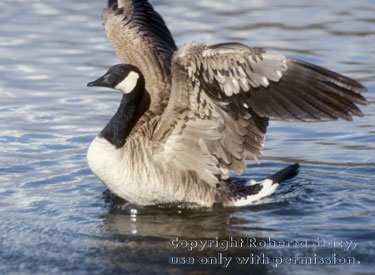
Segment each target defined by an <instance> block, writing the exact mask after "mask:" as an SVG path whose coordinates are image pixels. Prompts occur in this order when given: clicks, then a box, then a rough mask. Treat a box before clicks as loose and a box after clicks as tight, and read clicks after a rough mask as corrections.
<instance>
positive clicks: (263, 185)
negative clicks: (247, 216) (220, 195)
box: [230, 163, 299, 206]
mask: <svg viewBox="0 0 375 275" xmlns="http://www.w3.org/2000/svg"><path fill="white" fill-rule="evenodd" d="M298 172H299V164H298V163H295V164H293V165H290V166H288V167H286V168H284V169H282V170H280V171H278V172H277V173H275V174H273V175H271V176H269V177H267V178H266V179H264V180H262V181H259V182H256V181H254V180H252V181H250V182H249V183H248V184H246V185H245V186H243V188H241V191H240V192H241V194H240V196H238V195H239V194H237V196H235V197H234V198H233V199H232V200H231V202H230V206H245V205H249V204H252V203H253V202H255V201H258V200H260V199H262V198H264V197H268V196H270V195H272V194H273V193H274V192H275V190H276V188H277V187H278V186H279V184H280V183H282V182H283V181H286V180H288V179H291V178H293V177H295V176H297V175H298Z"/></svg>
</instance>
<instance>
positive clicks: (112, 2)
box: [107, 0, 117, 9]
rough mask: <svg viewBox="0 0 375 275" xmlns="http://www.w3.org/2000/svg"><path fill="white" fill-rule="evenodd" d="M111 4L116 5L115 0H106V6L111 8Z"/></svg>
mask: <svg viewBox="0 0 375 275" xmlns="http://www.w3.org/2000/svg"><path fill="white" fill-rule="evenodd" d="M113 5H117V0H108V2H107V8H108V9H109V8H111V7H112V6H113Z"/></svg>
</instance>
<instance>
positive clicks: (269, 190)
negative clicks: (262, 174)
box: [232, 179, 279, 206]
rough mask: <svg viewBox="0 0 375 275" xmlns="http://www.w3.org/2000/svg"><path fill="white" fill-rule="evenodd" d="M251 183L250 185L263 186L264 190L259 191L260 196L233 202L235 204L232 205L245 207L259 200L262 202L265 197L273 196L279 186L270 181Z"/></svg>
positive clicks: (256, 195) (254, 195)
mask: <svg viewBox="0 0 375 275" xmlns="http://www.w3.org/2000/svg"><path fill="white" fill-rule="evenodd" d="M249 183H250V185H255V184H260V185H262V189H261V190H260V191H259V193H258V194H253V195H248V196H246V197H244V198H241V199H238V200H236V201H233V204H232V205H233V206H245V205H248V204H251V203H253V202H255V201H257V200H260V199H262V198H264V197H267V196H269V195H271V194H273V193H274V192H275V190H276V188H277V187H278V186H279V184H278V183H273V181H272V180H270V179H265V180H263V181H260V182H255V181H254V180H252V181H250V182H249Z"/></svg>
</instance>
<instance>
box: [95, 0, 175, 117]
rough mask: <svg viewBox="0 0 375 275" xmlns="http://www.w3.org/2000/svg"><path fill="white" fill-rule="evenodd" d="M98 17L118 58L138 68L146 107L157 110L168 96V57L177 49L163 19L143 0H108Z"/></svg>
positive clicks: (169, 61)
mask: <svg viewBox="0 0 375 275" xmlns="http://www.w3.org/2000/svg"><path fill="white" fill-rule="evenodd" d="M102 17H103V22H104V28H105V31H106V34H107V36H108V38H109V40H110V41H111V43H112V45H113V47H114V50H115V52H116V54H117V56H118V58H119V59H120V62H121V63H126V64H132V65H134V66H136V67H138V68H139V69H140V70H141V71H142V73H143V75H144V77H145V79H146V89H147V91H148V92H149V93H150V95H151V106H150V109H151V110H153V111H154V112H156V113H158V110H157V109H158V108H159V107H161V108H160V110H162V109H163V108H162V105H163V104H162V103H161V102H165V101H166V100H167V99H168V96H169V92H170V81H171V78H170V68H171V59H172V55H173V52H174V51H175V50H176V49H177V47H176V44H175V42H174V40H173V37H172V35H171V33H170V31H169V29H168V28H167V26H166V25H165V22H164V20H163V19H162V17H161V16H160V15H159V14H158V13H157V12H156V11H155V10H154V9H153V7H152V6H151V5H150V4H149V3H148V1H147V0H109V1H108V3H107V8H106V9H104V10H103V15H102ZM165 104H166V103H165Z"/></svg>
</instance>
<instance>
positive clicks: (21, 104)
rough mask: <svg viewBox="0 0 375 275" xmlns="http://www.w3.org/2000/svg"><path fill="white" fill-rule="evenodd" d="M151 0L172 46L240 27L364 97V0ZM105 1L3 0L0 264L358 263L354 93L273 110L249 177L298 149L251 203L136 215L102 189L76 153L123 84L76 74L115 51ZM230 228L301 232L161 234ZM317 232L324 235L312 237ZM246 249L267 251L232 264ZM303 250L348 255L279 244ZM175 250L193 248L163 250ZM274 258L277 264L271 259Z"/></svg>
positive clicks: (135, 268)
mask: <svg viewBox="0 0 375 275" xmlns="http://www.w3.org/2000/svg"><path fill="white" fill-rule="evenodd" d="M151 2H152V4H153V5H154V6H155V7H156V9H157V10H158V11H159V12H160V13H161V14H162V15H163V16H164V18H165V20H166V22H167V24H168V25H169V27H170V29H171V31H172V33H173V34H174V37H175V39H176V42H177V44H178V45H183V44H185V43H188V42H190V41H196V42H207V43H216V42H223V41H240V42H243V43H246V44H248V45H251V46H262V47H266V48H269V49H271V50H272V51H273V52H276V53H283V54H286V55H288V56H290V57H294V58H300V59H303V60H305V61H309V62H313V63H315V64H318V65H322V66H325V67H328V68H329V69H331V70H334V71H337V72H339V73H342V74H345V75H347V76H349V77H352V78H354V79H357V80H359V81H360V82H362V83H363V84H364V85H365V86H366V87H367V88H368V90H369V93H367V95H366V96H367V98H368V99H369V101H371V102H372V103H374V98H375V78H374V71H375V53H374V49H375V34H374V32H375V7H374V2H373V1H371V0H359V1H354V0H350V1H349V0H343V1H338V0H331V1H323V0H317V1H307V0H303V1H297V0H294V1H293V0H289V1H260V0H251V1H250V0H249V1H235V0H230V1H223V0H217V1H214V0H201V1H182V0H178V1H176V0H175V1H172V0H158V1H157V0H155V1H151ZM104 5H105V1H99V0H95V1H94V0H90V1H89V0H81V1H73V0H66V1H52V0H32V1H26V0H17V1H11V0H2V1H1V3H0V22H1V24H0V154H1V156H0V179H1V181H0V248H1V249H0V273H2V274H3V273H4V274H9V273H11V274H13V273H25V274H31V273H44V274H53V273H58V274H61V273H66V274H69V273H70V274H110V273H122V274H133V273H142V274H147V273H153V272H158V273H161V274H163V273H173V274H179V273H184V272H193V271H197V270H198V271H202V272H208V271H210V270H215V272H216V273H218V272H220V273H228V274H234V272H236V273H237V274H245V273H247V274H249V273H252V274H277V273H280V274H286V273H288V274H325V273H327V274H328V273H335V274H340V273H341V274H350V273H355V272H363V273H361V274H370V273H371V272H372V271H373V268H374V257H375V241H374V240H375V233H374V232H375V220H374V216H375V207H374V205H375V203H374V198H375V192H374V183H375V178H374V174H375V154H374V151H375V148H374V147H375V135H374V134H375V127H374V118H375V112H374V105H373V104H371V105H369V106H366V107H362V111H363V113H364V114H365V117H364V118H355V119H354V121H353V122H345V121H339V122H327V123H308V124H303V123H284V122H277V121H276V122H272V123H271V126H270V127H269V135H268V138H267V142H266V149H265V152H264V157H263V158H262V162H261V164H260V165H257V164H254V163H252V162H249V163H248V167H249V174H248V175H246V176H248V177H251V178H255V179H261V178H263V177H264V176H266V175H269V174H271V173H272V172H275V171H277V170H278V169H281V168H283V167H285V166H286V165H287V164H289V163H292V162H297V161H298V162H299V163H300V164H301V172H300V175H299V176H298V177H296V178H294V179H292V180H290V181H289V182H287V183H286V184H285V185H282V186H281V187H280V188H279V189H278V190H277V192H276V194H275V195H274V196H272V197H270V198H266V199H264V200H262V201H260V202H259V203H258V204H256V205H252V206H248V207H243V208H236V209H191V210H186V209H178V208H177V209H176V208H173V209H162V208H157V207H153V208H145V209H140V208H137V207H136V208H137V209H138V211H139V214H138V215H136V216H134V215H131V214H130V211H129V209H132V208H134V207H135V206H129V205H125V206H122V204H121V203H120V202H117V201H116V200H114V199H113V198H111V197H110V196H109V195H108V194H103V192H104V191H105V190H106V189H105V187H104V186H103V185H102V184H101V183H100V182H99V181H98V180H97V179H96V178H95V176H94V175H93V174H92V173H91V172H90V170H89V169H88V168H87V164H86V160H85V155H86V150H87V147H88V145H89V143H90V142H91V140H92V139H93V138H94V136H95V135H96V133H97V132H99V131H100V130H101V128H102V127H103V126H104V125H105V123H106V122H107V121H108V119H109V118H110V117H111V115H112V114H113V113H114V111H115V109H116V108H117V104H118V103H119V99H120V95H119V94H117V93H109V92H108V91H104V90H103V91H99V92H97V91H93V90H91V89H87V88H86V87H85V86H86V83H87V82H88V81H90V80H93V79H95V78H96V77H98V76H99V75H101V74H102V73H103V71H104V70H106V69H107V68H108V67H109V66H110V65H113V64H115V63H117V62H118V61H117V59H116V56H115V54H114V52H113V50H112V48H111V45H110V43H109V41H108V40H107V38H106V36H105V34H104V31H103V27H102V25H101V19H100V13H101V9H102V8H103V7H104ZM250 175H251V176H250ZM229 236H233V238H235V239H236V240H237V241H238V242H239V241H240V240H244V241H247V238H257V239H258V240H259V239H263V240H267V238H271V240H276V241H282V240H283V241H286V240H292V241H293V240H297V241H300V242H303V241H305V240H307V241H308V243H307V247H303V246H302V247H295V246H294V247H293V246H290V247H283V248H274V247H266V248H259V247H258V248H249V247H242V248H235V247H229V248H228V249H224V248H223V247H222V248H220V247H216V248H215V247H211V248H205V249H203V251H198V249H197V248H195V249H193V250H192V251H189V250H188V249H187V248H182V247H179V248H176V247H174V246H173V244H176V242H174V243H172V244H171V243H170V241H171V240H173V238H174V237H178V238H179V241H180V242H178V244H180V245H181V246H184V245H185V243H184V242H181V241H182V240H215V238H216V237H219V238H220V240H225V239H226V240H228V238H229ZM314 238H320V241H321V240H323V239H325V240H326V241H327V242H326V243H323V242H318V243H315V245H314V242H315V241H316V239H315V241H314ZM341 240H345V241H346V240H350V241H352V242H353V246H351V247H350V249H349V250H348V251H345V249H343V248H341V247H334V248H332V247H331V246H332V245H333V244H334V243H333V241H341ZM354 243H355V244H356V246H355V247H354ZM269 244H270V245H272V243H269ZM318 244H319V247H317V246H318ZM335 244H336V246H337V245H339V244H341V245H342V244H343V243H339V242H336V243H335ZM233 245H234V243H233ZM258 245H259V243H258ZM260 245H262V243H260ZM244 246H245V245H244ZM322 246H325V247H322ZM251 253H252V254H254V255H260V254H261V253H263V254H264V255H265V257H268V258H269V260H270V263H269V264H263V265H262V264H247V265H240V264H237V263H235V257H238V256H246V255H247V256H249V255H250V254H251ZM220 254H221V255H222V256H225V257H233V258H232V259H233V261H232V262H231V263H230V264H229V265H228V267H227V268H225V267H223V264H203V262H204V259H205V258H204V257H218V259H220ZM314 254H317V256H324V257H330V256H331V255H332V254H336V255H337V257H339V256H340V257H354V258H355V263H354V264H353V265H339V264H336V265H333V264H331V265H329V264H326V265H320V264H315V265H314V264H311V265H306V264H304V265H303V264H302V265H301V264H289V263H288V259H285V258H286V257H298V256H305V257H310V256H313V255H314ZM172 256H178V257H185V256H190V257H194V259H195V260H196V261H198V260H201V261H202V263H201V264H199V263H196V264H194V265H188V264H186V265H182V264H181V265H171V264H169V259H170V257H172ZM278 257H279V258H280V259H283V262H284V264H279V265H278V267H275V264H273V262H272V261H275V259H276V261H278V259H279V258H278ZM212 259H213V258H212ZM198 274H201V273H198ZM358 274H359V273H358Z"/></svg>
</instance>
